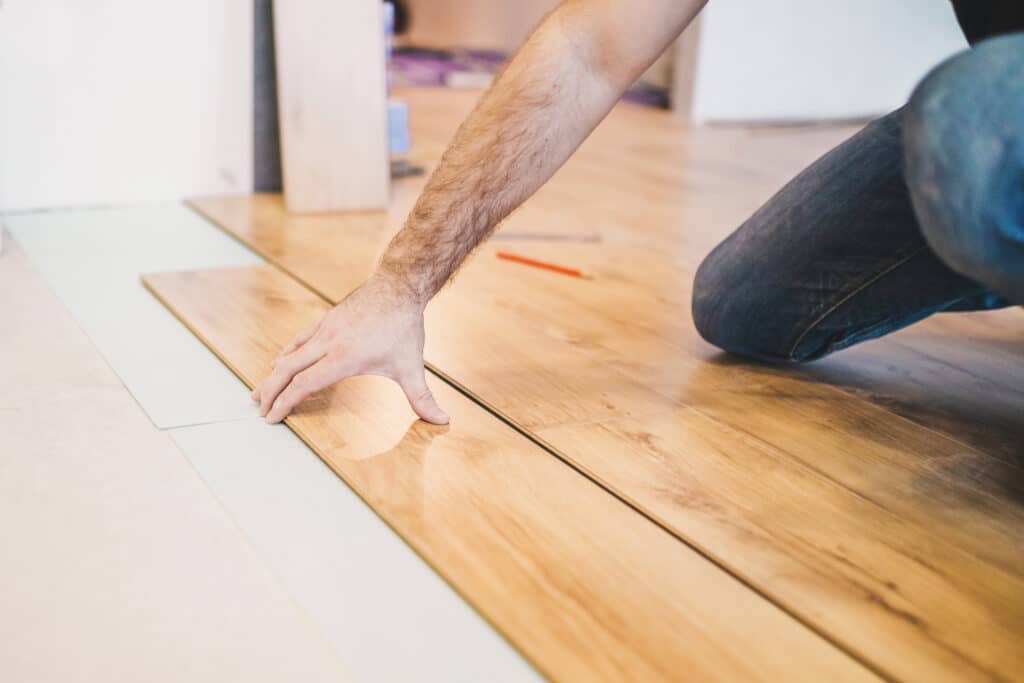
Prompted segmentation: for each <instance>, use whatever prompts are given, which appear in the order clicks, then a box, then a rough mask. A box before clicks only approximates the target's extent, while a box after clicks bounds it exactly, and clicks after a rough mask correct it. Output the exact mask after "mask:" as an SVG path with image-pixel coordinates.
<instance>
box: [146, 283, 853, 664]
mask: <svg viewBox="0 0 1024 683" xmlns="http://www.w3.org/2000/svg"><path fill="white" fill-rule="evenodd" d="M145 282H146V285H147V286H148V287H149V288H150V289H151V291H153V292H154V293H155V294H156V295H157V296H158V297H159V298H160V299H161V300H162V301H163V302H164V303H165V304H166V305H167V306H168V307H169V308H170V309H171V310H172V311H174V312H175V314H176V315H178V316H179V318H180V319H182V320H183V321H184V322H185V323H186V324H187V325H188V326H189V327H190V328H191V329H193V330H194V331H195V332H196V334H197V335H198V336H199V337H200V338H201V339H202V340H203V341H204V342H205V343H206V344H207V345H208V346H209V347H210V348H211V349H212V350H214V351H215V352H216V353H217V354H218V355H219V356H220V357H221V358H222V359H223V360H224V361H225V362H226V363H227V364H228V365H229V366H230V367H231V368H232V370H234V371H235V372H236V373H237V374H238V375H239V377H241V378H242V379H243V380H244V381H245V382H246V383H247V384H250V385H252V384H253V383H254V382H255V381H257V380H258V379H259V378H260V377H261V376H262V375H263V374H264V373H265V372H266V371H267V368H268V366H269V363H270V361H271V360H272V359H273V357H274V355H276V353H277V351H278V350H279V348H280V347H282V346H283V345H284V344H286V343H287V341H288V340H289V338H290V336H291V335H292V330H293V329H295V328H296V327H297V326H302V325H309V324H310V323H312V322H313V321H315V320H316V319H318V318H319V316H320V315H322V313H323V312H324V311H325V310H326V308H327V304H326V302H324V301H323V300H322V299H320V298H318V297H316V296H315V295H313V294H312V293H311V292H309V291H308V290H307V289H305V288H303V287H302V286H300V285H299V284H297V283H296V282H294V281H293V280H291V279H289V278H288V277H287V276H285V275H283V274H282V273H281V272H280V271H278V270H276V269H275V268H273V267H271V266H259V267H250V268H242V269H227V270H214V271H202V272H189V273H167V274H158V275H151V276H146V278H145ZM430 382H431V385H432V389H433V390H434V392H435V395H436V396H437V397H438V399H439V400H440V401H442V402H443V404H444V405H445V407H446V409H447V410H448V411H449V413H450V414H451V417H452V425H451V426H450V427H437V426H432V425H428V424H426V423H424V422H420V421H416V420H414V418H413V416H412V415H411V414H409V412H408V409H407V406H406V405H405V399H404V397H403V396H402V395H401V393H400V392H396V391H395V387H394V386H393V385H392V384H391V383H390V382H388V381H387V380H384V379H382V378H373V377H363V378H357V379H355V380H353V381H351V382H346V383H343V384H340V385H337V386H335V387H332V388H330V389H327V390H325V391H324V392H321V393H320V394H318V395H317V397H316V398H315V399H314V400H312V401H309V402H307V403H306V404H304V405H303V406H302V408H301V409H300V410H298V411H297V412H296V413H294V414H293V415H292V416H291V417H289V418H288V425H289V426H290V427H291V428H292V429H293V430H294V431H295V432H296V433H297V434H299V435H300V436H301V437H302V438H303V440H305V441H306V442H307V443H308V444H309V445H310V446H311V447H312V448H313V449H314V450H316V451H317V453H318V454H319V455H320V456H321V457H322V458H323V459H324V460H325V462H327V463H328V464H329V465H330V466H331V467H332V468H333V469H334V470H335V471H336V472H337V473H338V474H339V475H340V476H341V477H342V478H343V479H344V480H345V481H346V482H348V483H349V485H350V486H352V487H353V488H354V489H355V490H356V492H357V493H359V494H360V495H361V496H362V497H363V498H364V499H366V500H367V502H368V503H369V504H370V505H371V506H372V507H373V508H374V509H375V510H376V511H377V512H378V514H380V515H381V516H382V518H383V519H384V520H385V521H387V522H388V523H389V524H390V525H391V526H392V527H393V528H394V529H395V530H396V531H397V532H398V533H399V534H401V535H402V536H403V537H404V538H405V539H406V540H407V541H408V542H409V543H410V544H411V545H412V546H413V547H414V548H415V549H416V550H417V551H418V552H419V553H420V554H421V555H422V556H423V557H424V558H425V559H426V560H427V561H428V562H430V563H431V564H432V565H433V566H434V567H435V568H437V569H438V571H439V572H440V573H441V574H442V575H443V576H445V577H446V578H447V579H448V580H449V581H450V582H451V583H452V585H453V586H454V587H455V588H456V589H457V590H458V591H459V592H460V593H462V595H463V596H465V597H466V598H467V599H468V600H469V601H470V602H471V603H472V604H473V605H474V606H476V607H477V608H478V609H479V610H480V612H481V613H482V614H483V615H484V616H485V617H487V618H488V619H489V620H491V621H492V623H494V624H495V625H496V627H497V628H498V629H499V630H501V631H502V632H503V633H505V634H506V635H507V637H508V638H509V639H510V640H511V641H512V643H513V644H514V645H516V646H517V647H518V648H519V649H520V650H521V651H522V652H523V653H524V654H525V655H526V656H527V657H528V658H530V659H531V660H532V661H533V662H534V663H536V664H537V666H538V668H539V669H540V670H541V671H543V672H544V673H546V674H547V675H549V676H551V677H553V678H555V679H557V680H567V681H568V680H572V681H575V680H615V681H619V680H678V678H679V676H680V675H683V672H685V675H686V677H688V678H693V679H694V680H814V681H818V680H826V679H827V680H833V679H838V680H861V679H865V678H873V675H872V674H871V673H870V672H869V671H868V670H867V669H865V668H863V667H862V666H861V665H859V664H857V663H856V662H855V661H854V660H853V659H851V658H850V657H848V656H847V655H846V654H844V653H843V652H841V651H840V650H838V649H837V648H835V647H833V646H832V645H830V644H829V643H827V642H826V641H825V640H823V639H822V638H820V637H819V636H818V635H816V634H815V633H813V632H812V631H811V630H810V629H807V628H806V627H805V626H803V625H802V624H800V623H799V622H797V621H796V620H794V619H792V618H791V617H789V616H788V615H786V614H785V613H784V612H782V611H781V610H779V609H778V608H777V607H775V606H774V605H772V604H771V603H770V602H769V601H767V600H764V599H763V598H762V597H761V596H759V595H757V594H756V593H755V592H753V591H751V590H750V589H749V588H747V587H746V586H744V585H743V584H742V583H740V582H739V581H737V580H736V579H734V578H733V577H731V576H730V575H728V574H727V573H725V572H723V571H722V570H721V569H720V568H719V567H717V566H715V565H714V564H713V563H711V562H710V561H708V560H707V559H706V558H704V557H702V556H701V555H699V554H698V553H696V552H695V551H693V550H692V549H690V548H689V547H687V546H686V545H684V544H682V543H680V542H679V541H678V540H677V539H675V538H673V537H672V536H671V535H670V534H667V533H665V532H664V531H663V530H662V529H660V528H659V527H658V526H657V525H655V524H652V523H651V522H650V521H649V520H648V519H646V518H645V517H644V516H642V515H640V514H638V513H636V512H635V511H634V510H632V509H630V508H629V507H628V506H626V505H624V504H623V503H621V502H620V501H618V500H616V499H615V498H614V497H613V496H610V495H608V493H607V492H606V491H604V490H602V489H601V488H600V487H598V486H596V485H594V484H593V483H592V482H590V481H589V480H587V479H586V478H584V477H582V476H580V475H579V474H578V473H577V472H575V471H573V470H572V469H571V468H569V467H567V466H566V465H564V464H563V463H561V462H559V461H558V459H556V458H553V457H551V456H550V454H548V453H546V452H544V451H543V450H541V449H540V448H539V447H537V446H536V445H534V444H532V443H530V441H528V440H527V439H526V438H524V437H522V436H521V435H519V434H517V433H516V432H515V431H513V430H512V429H511V428H509V427H508V426H506V425H504V424H503V423H501V422H500V421H498V420H496V419H495V418H494V417H493V416H491V415H489V414H488V413H487V412H486V411H484V410H483V409H482V408H480V407H479V406H478V405H476V404H475V403H473V402H472V401H470V400H468V399H467V398H465V397H464V396H462V395H461V394H459V393H457V392H456V391H455V390H453V389H452V388H451V387H449V386H447V385H445V384H443V383H442V382H440V381H437V380H436V379H433V378H431V380H430ZM794 653H799V654H798V656H794Z"/></svg>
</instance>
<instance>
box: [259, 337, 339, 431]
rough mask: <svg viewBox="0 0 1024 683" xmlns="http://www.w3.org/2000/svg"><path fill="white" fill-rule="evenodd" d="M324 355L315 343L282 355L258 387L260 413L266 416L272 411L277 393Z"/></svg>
mask: <svg viewBox="0 0 1024 683" xmlns="http://www.w3.org/2000/svg"><path fill="white" fill-rule="evenodd" d="M322 357H323V354H322V353H321V352H320V349H319V347H318V345H314V344H306V345H305V346H303V347H301V348H300V349H298V350H297V351H295V352H294V353H291V354H289V355H287V356H283V357H281V358H280V359H279V360H278V361H277V363H276V364H275V365H274V370H273V372H271V373H270V376H268V377H267V378H266V379H265V380H263V383H262V384H260V386H259V387H258V388H257V389H256V391H257V392H259V400H260V415H263V416H266V414H267V413H269V412H270V409H271V407H273V405H274V401H275V400H276V399H277V395H278V394H280V393H281V391H282V390H283V389H284V388H285V387H286V386H288V383H289V382H291V381H292V378H293V377H295V375H297V374H299V373H300V372H302V371H303V370H305V369H306V368H308V367H309V366H310V365H313V364H314V363H316V362H317V361H318V360H320V358H322Z"/></svg>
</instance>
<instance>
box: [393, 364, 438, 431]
mask: <svg viewBox="0 0 1024 683" xmlns="http://www.w3.org/2000/svg"><path fill="white" fill-rule="evenodd" d="M398 383H399V385H401V387H402V391H404V392H405V397H406V398H407V399H409V405H410V406H412V409H413V411H414V412H415V413H416V414H417V415H419V416H420V418H421V419H423V420H426V421H427V422H430V423H432V424H436V425H446V424H448V419H449V418H448V414H447V413H445V412H444V411H443V410H441V406H439V405H437V401H436V400H435V399H434V395H433V394H432V393H430V387H428V386H427V379H426V377H425V375H424V372H423V366H422V365H421V366H420V367H419V369H418V370H414V371H411V372H409V374H408V375H407V376H404V377H402V378H400V379H399V380H398Z"/></svg>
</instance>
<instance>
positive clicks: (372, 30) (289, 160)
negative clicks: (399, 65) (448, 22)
mask: <svg viewBox="0 0 1024 683" xmlns="http://www.w3.org/2000/svg"><path fill="white" fill-rule="evenodd" d="M274 42H275V48H276V53H277V95H278V114H279V118H280V126H281V161H282V170H283V174H284V195H285V203H286V204H287V207H288V210H289V211H294V212H300V213H302V212H317V211H346V210H362V209H382V208H385V207H386V206H387V202H388V190H389V184H390V170H389V169H390V165H389V161H388V140H387V101H386V100H387V92H386V89H387V84H386V76H385V64H384V24H383V15H382V10H381V3H380V0H277V1H276V2H274Z"/></svg>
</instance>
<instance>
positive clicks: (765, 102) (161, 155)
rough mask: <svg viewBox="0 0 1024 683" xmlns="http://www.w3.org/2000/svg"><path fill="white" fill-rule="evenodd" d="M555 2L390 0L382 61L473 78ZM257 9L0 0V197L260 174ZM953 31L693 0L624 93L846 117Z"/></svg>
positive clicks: (149, 192) (935, 13)
mask: <svg viewBox="0 0 1024 683" xmlns="http://www.w3.org/2000/svg"><path fill="white" fill-rule="evenodd" d="M366 1H367V2H371V1H373V0H366ZM556 4H557V2H556V1H555V0H522V1H521V2H515V3H510V2H503V1H499V0H405V1H404V2H401V3H398V6H397V8H396V9H397V17H396V19H397V28H398V29H399V30H400V35H398V36H396V39H395V54H394V58H393V60H392V65H391V69H392V79H393V80H394V81H395V82H396V83H399V84H403V83H404V84H419V85H430V86H433V87H482V86H484V85H486V83H487V80H488V78H489V76H490V74H491V73H493V71H494V70H495V69H496V68H498V66H499V65H500V63H501V61H502V59H503V58H504V56H506V55H508V54H509V53H511V52H513V51H514V50H515V48H516V47H517V46H518V44H519V43H520V42H521V41H522V39H523V38H524V37H525V36H526V34H527V33H528V32H529V30H530V28H531V27H532V26H533V25H534V24H535V23H536V22H537V21H538V20H539V19H540V17H542V16H543V14H544V13H545V12H546V11H547V10H549V9H550V8H551V7H553V6H554V5H556ZM271 14H272V13H271V8H270V0H256V1H255V2H249V1H247V0H230V1H229V0H178V1H177V2H173V3H151V2H135V1H132V0H92V1H91V2H81V1H79V0H0V212H2V211H22V210H30V209H37V208H44V207H65V206H91V205H101V204H112V203H125V202H141V201H152V200H167V199H179V198H181V197H185V196H192V195H209V194H217V193H240V192H249V191H252V190H253V189H254V188H255V189H271V188H270V187H268V186H267V185H268V183H269V184H270V185H273V182H274V178H273V174H270V176H268V175H267V174H266V171H265V163H264V170H263V171H261V170H260V163H261V160H260V159H259V158H258V157H259V152H258V149H259V145H260V144H261V143H260V140H261V139H262V138H263V137H266V136H267V135H268V134H269V132H268V130H269V129H268V126H271V125H272V124H273V120H272V119H273V111H272V110H273V106H270V107H269V110H268V102H269V103H271V105H272V103H273V100H272V99H268V97H272V94H273V54H272V47H271V46H272V45H273V41H272V34H271V30H272V27H271V19H270V17H271ZM964 46H965V42H964V39H963V37H962V36H961V34H960V32H959V30H958V28H957V25H956V22H955V20H954V17H953V13H952V9H951V8H950V6H949V3H948V2H945V0H901V1H900V2H891V0H711V2H710V3H709V6H708V7H707V9H706V10H705V11H704V12H703V14H702V15H701V17H700V19H699V23H698V24H697V25H696V26H694V27H692V28H691V30H688V31H687V33H686V34H684V35H683V36H682V37H681V39H680V40H679V41H677V43H676V44H675V45H673V46H672V47H671V48H670V49H669V51H668V52H667V53H666V54H665V55H664V56H663V58H662V59H661V60H659V62H658V63H656V64H655V65H654V66H653V67H652V69H651V70H650V71H649V72H648V73H647V74H645V76H644V77H643V78H642V79H641V80H642V83H640V84H638V86H637V88H635V89H634V92H633V93H632V95H631V98H633V99H634V101H638V102H642V103H644V104H646V105H648V106H663V107H669V108H673V109H674V112H675V115H676V116H679V117H681V118H683V119H685V120H688V121H691V122H692V123H693V124H694V125H716V124H734V123H737V122H753V123H759V124H762V123H768V124H779V123H789V122H807V121H834V120H851V119H864V118H868V117H870V116H873V115H876V114H879V113H882V112H885V111H888V110H890V109H893V108H895V107H898V106H900V105H901V104H902V102H903V101H904V99H905V98H906V96H907V95H908V93H909V92H910V89H911V87H912V85H913V83H914V82H915V81H916V80H917V79H918V78H919V77H920V76H922V75H923V74H924V73H925V72H926V71H927V70H928V69H929V68H930V67H931V66H933V65H934V64H935V63H936V62H938V61H939V60H941V59H942V58H943V57H945V56H947V55H949V54H951V53H953V52H955V51H957V50H959V49H961V48H963V47H964ZM411 115H412V116H415V112H412V113H411Z"/></svg>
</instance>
